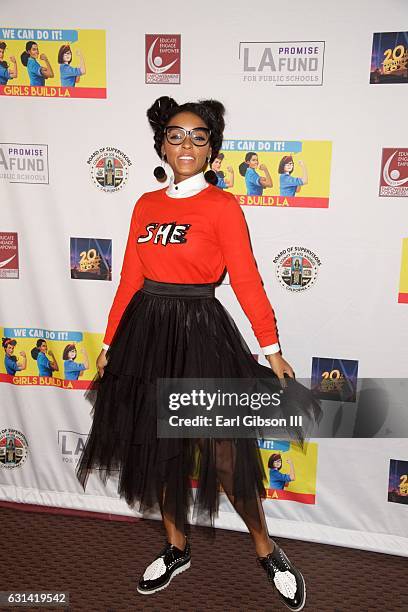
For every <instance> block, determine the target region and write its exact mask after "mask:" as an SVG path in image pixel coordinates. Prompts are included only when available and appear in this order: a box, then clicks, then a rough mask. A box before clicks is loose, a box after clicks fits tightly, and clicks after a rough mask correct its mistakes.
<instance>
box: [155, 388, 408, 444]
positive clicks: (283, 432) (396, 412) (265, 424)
mask: <svg viewBox="0 0 408 612" xmlns="http://www.w3.org/2000/svg"><path fill="white" fill-rule="evenodd" d="M343 382H344V384H343V385H341V386H339V385H336V386H335V387H333V389H332V392H329V391H330V389H331V388H330V389H329V390H327V389H326V387H325V389H326V390H325V392H324V393H323V392H322V391H321V389H320V387H319V386H317V387H312V385H311V381H310V379H302V380H300V379H296V380H295V379H291V378H285V379H284V381H280V380H279V379H278V378H276V377H270V378H265V379H264V378H263V379H259V378H258V379H257V378H247V379H245V378H231V379H226V378H199V379H198V378H196V379H194V378H160V379H158V381H157V388H156V397H155V398H152V400H153V401H156V406H157V436H158V437H159V438H198V437H200V438H272V439H276V438H278V439H279V438H280V439H288V437H289V438H296V439H300V438H308V437H313V438H408V379H406V378H405V379H386V378H383V379H379V378H375V379H374V378H372V379H368V378H363V379H357V380H356V381H354V383H353V385H354V386H353V389H354V390H353V393H352V394H350V389H349V385H348V384H346V383H347V381H343Z"/></svg>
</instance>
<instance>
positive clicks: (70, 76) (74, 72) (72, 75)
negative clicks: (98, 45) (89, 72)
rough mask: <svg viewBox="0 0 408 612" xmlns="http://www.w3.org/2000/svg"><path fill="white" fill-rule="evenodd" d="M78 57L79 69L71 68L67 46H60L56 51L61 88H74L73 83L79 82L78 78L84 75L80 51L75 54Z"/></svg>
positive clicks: (69, 49) (70, 55) (69, 51)
mask: <svg viewBox="0 0 408 612" xmlns="http://www.w3.org/2000/svg"><path fill="white" fill-rule="evenodd" d="M76 54H77V56H78V57H79V68H74V66H71V65H70V64H71V62H72V51H71V47H70V46H69V45H62V47H60V50H59V51H58V63H59V65H60V75H61V87H75V83H78V82H79V78H80V77H81V76H82V75H83V74H86V68H85V60H84V56H83V55H82V53H81V51H80V50H79V49H77V52H76Z"/></svg>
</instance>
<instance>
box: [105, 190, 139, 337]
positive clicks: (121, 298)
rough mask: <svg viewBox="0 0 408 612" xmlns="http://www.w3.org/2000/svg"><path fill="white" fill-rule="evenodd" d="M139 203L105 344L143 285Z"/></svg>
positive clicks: (133, 216)
mask: <svg viewBox="0 0 408 612" xmlns="http://www.w3.org/2000/svg"><path fill="white" fill-rule="evenodd" d="M139 203H140V200H138V201H137V202H136V205H135V207H134V209H133V214H132V219H131V222H130V230H129V236H128V240H127V244H126V250H125V255H124V258H123V264H122V270H121V273H120V283H119V287H118V289H117V291H116V294H115V298H114V300H113V304H112V307H111V309H110V312H109V316H108V325H107V328H106V333H105V337H104V339H103V341H104V343H105V344H110V342H111V340H112V338H113V336H114V333H115V331H116V328H117V327H118V325H119V322H120V320H121V318H122V315H123V313H124V311H125V310H126V306H127V305H128V304H129V302H130V300H131V299H132V297H133V295H134V294H135V293H136V291H138V290H139V289H140V288H141V286H142V285H143V280H144V276H143V272H142V264H141V262H140V258H139V255H138V253H137V250H136V214H137V210H138V207H139V205H140V204H139Z"/></svg>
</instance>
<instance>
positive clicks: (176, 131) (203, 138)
mask: <svg viewBox="0 0 408 612" xmlns="http://www.w3.org/2000/svg"><path fill="white" fill-rule="evenodd" d="M166 136H167V140H168V141H169V143H170V144H181V143H182V142H184V140H185V139H186V137H187V130H185V129H184V128H179V127H169V128H167V130H166ZM209 138H210V135H209V133H208V131H207V130H205V129H203V128H194V129H192V130H190V139H191V142H192V143H193V144H195V145H196V146H198V147H203V146H204V145H206V144H207V142H208V140H209Z"/></svg>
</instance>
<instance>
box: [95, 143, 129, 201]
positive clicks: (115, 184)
mask: <svg viewBox="0 0 408 612" xmlns="http://www.w3.org/2000/svg"><path fill="white" fill-rule="evenodd" d="M87 163H88V164H89V166H90V167H91V178H92V181H93V183H94V184H95V185H96V186H97V187H98V188H99V189H102V191H105V192H107V193H113V192H115V191H119V190H120V189H122V188H123V187H124V186H125V185H126V181H127V179H128V173H129V166H131V165H132V162H131V161H130V159H129V158H128V156H127V155H126V154H125V153H123V151H120V150H119V149H115V147H102V148H101V149H98V151H94V152H93V153H92V155H91V157H90V158H89V159H88V162H87Z"/></svg>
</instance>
